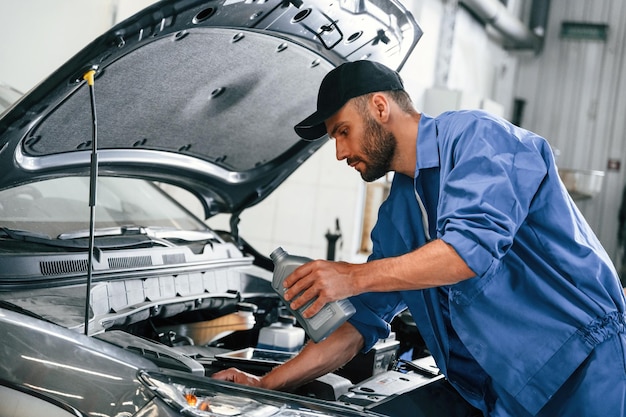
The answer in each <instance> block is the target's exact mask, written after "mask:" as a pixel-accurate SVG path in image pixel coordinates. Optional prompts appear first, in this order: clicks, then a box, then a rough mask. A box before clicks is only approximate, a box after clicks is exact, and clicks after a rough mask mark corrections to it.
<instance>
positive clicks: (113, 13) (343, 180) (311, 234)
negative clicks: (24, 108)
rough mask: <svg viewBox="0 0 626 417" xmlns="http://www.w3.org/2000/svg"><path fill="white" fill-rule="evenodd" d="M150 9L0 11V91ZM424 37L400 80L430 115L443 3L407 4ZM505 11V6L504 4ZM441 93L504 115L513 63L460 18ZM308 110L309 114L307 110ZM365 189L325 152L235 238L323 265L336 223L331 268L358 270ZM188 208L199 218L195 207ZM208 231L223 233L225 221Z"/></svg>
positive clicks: (419, 0) (65, 5) (126, 5)
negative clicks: (343, 265) (348, 264)
mask: <svg viewBox="0 0 626 417" xmlns="http://www.w3.org/2000/svg"><path fill="white" fill-rule="evenodd" d="M151 3H152V0H91V1H85V0H55V1H50V0H21V1H19V2H17V1H9V0H2V1H0V39H2V43H1V44H0V81H1V82H5V83H8V84H9V85H12V86H14V87H16V88H18V89H20V90H21V91H24V92H25V91H28V90H29V89H30V88H32V87H33V86H35V85H36V84H37V83H39V82H40V81H41V80H42V79H43V78H45V76H47V75H48V74H49V73H51V72H52V71H54V70H55V69H56V68H57V67H58V66H59V65H61V64H62V63H63V62H64V61H65V60H67V59H68V58H70V57H71V56H72V55H73V54H74V53H76V52H78V51H79V50H80V49H81V48H82V47H83V46H85V45H86V44H87V43H89V42H90V41H91V40H92V39H93V38H94V37H96V36H97V35H99V34H101V33H102V32H104V31H105V30H106V29H108V28H109V27H110V26H111V25H113V24H114V23H117V22H119V21H120V20H122V19H124V18H126V17H128V16H130V15H132V14H133V13H135V12H136V11H138V10H139V9H141V8H143V7H145V6H147V5H149V4H151ZM403 3H404V4H405V6H406V7H407V8H408V9H410V10H411V11H412V13H413V14H414V16H415V17H416V19H417V20H418V22H419V23H420V26H421V27H422V29H423V30H424V35H423V37H422V39H421V40H420V42H419V44H418V45H417V47H416V49H415V51H414V52H413V55H412V56H411V57H410V59H409V60H408V62H407V63H406V65H405V67H404V68H403V69H402V71H401V75H402V76H403V78H404V81H405V85H406V88H407V90H408V91H409V93H410V94H411V96H412V97H413V100H414V102H415V104H416V106H417V107H418V108H419V109H422V110H424V111H425V112H427V113H430V111H429V108H428V105H427V103H425V100H424V97H425V92H426V91H427V90H428V89H429V88H431V87H432V86H433V85H434V84H435V79H436V76H437V71H439V70H441V69H440V68H437V67H436V65H437V57H438V53H439V50H438V45H439V37H440V31H441V18H442V14H443V6H442V4H443V0H406V1H404V2H403ZM510 3H511V1H510ZM457 23H458V25H457V27H458V29H457V31H456V32H455V36H454V45H453V47H452V49H451V52H452V57H451V63H452V66H451V68H450V74H449V85H447V86H444V87H448V88H452V89H455V90H458V91H465V92H467V93H468V94H472V95H474V96H476V97H482V98H488V99H490V100H494V101H496V102H501V103H502V104H503V107H504V108H505V109H506V108H508V107H509V106H508V104H509V102H510V101H511V100H510V93H509V92H510V90H511V88H512V74H514V72H515V65H516V58H515V57H514V56H511V55H510V54H508V53H506V52H504V51H502V50H501V49H500V48H499V47H498V46H496V45H495V44H494V42H493V40H492V39H490V38H489V37H488V36H487V35H486V33H485V31H484V30H483V28H482V26H481V25H479V24H478V23H477V22H476V21H475V20H473V19H472V18H471V17H470V16H469V14H468V13H467V12H466V11H465V10H462V9H460V11H459V19H458V20H457ZM311 110H313V109H311ZM363 205H364V185H363V183H362V180H361V178H360V176H359V174H358V173H357V172H356V171H354V170H352V169H350V168H349V167H347V165H346V164H345V162H338V161H337V160H336V159H335V150H334V144H333V142H329V143H328V144H327V145H325V146H324V147H322V148H321V150H320V151H319V152H318V153H316V154H315V155H314V156H313V157H311V158H310V159H309V160H308V161H307V162H306V163H305V164H304V165H303V166H302V167H301V168H300V169H299V170H298V171H297V172H296V173H295V174H294V175H293V176H292V177H291V178H289V179H288V180H287V181H286V182H285V183H284V184H283V185H282V186H281V187H280V188H279V189H278V190H277V191H276V192H275V193H274V194H273V195H271V196H270V197H268V198H267V199H266V200H265V201H263V202H262V203H260V204H259V205H258V206H255V207H252V208H251V209H249V210H247V211H246V212H244V213H243V215H242V218H241V222H240V224H239V229H240V232H241V234H242V236H243V237H244V238H245V239H246V240H248V241H249V242H250V243H252V244H253V245H254V246H255V247H256V248H257V249H258V250H259V251H260V252H261V253H265V254H269V253H270V252H271V251H272V250H273V249H274V248H275V247H276V246H279V245H280V246H283V247H284V248H285V249H286V250H288V251H290V252H292V253H297V254H300V255H304V256H309V257H313V258H323V257H325V256H326V250H327V240H326V238H325V234H326V233H327V232H328V231H331V232H334V231H335V221H336V219H339V223H340V226H341V231H342V235H343V238H342V240H341V245H340V246H339V247H338V252H337V259H342V260H348V261H361V260H363V259H364V255H363V254H358V253H357V248H358V247H359V243H360V236H361V215H362V211H363ZM190 207H191V208H192V209H194V210H195V211H198V212H199V206H198V205H193V204H191V205H190ZM208 223H209V224H210V225H211V226H213V227H216V228H221V229H228V228H229V226H228V217H226V216H217V217H216V218H214V219H210V220H209V221H208Z"/></svg>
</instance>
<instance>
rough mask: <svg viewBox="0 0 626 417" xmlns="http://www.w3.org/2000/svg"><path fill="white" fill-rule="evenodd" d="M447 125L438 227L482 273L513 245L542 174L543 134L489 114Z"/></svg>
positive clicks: (473, 266)
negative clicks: (507, 122)
mask: <svg viewBox="0 0 626 417" xmlns="http://www.w3.org/2000/svg"><path fill="white" fill-rule="evenodd" d="M449 128H450V131H449V132H448V135H449V137H450V138H451V139H448V140H445V141H442V142H440V146H442V150H441V153H440V154H441V155H442V157H443V155H445V156H446V157H447V158H448V159H447V160H442V161H441V167H442V171H441V175H442V178H441V180H442V184H444V185H443V189H442V193H441V196H442V197H441V198H440V202H439V208H438V210H439V212H438V216H437V217H438V224H437V230H438V234H439V235H440V238H441V239H443V240H444V241H445V242H447V243H449V244H450V245H452V246H453V247H454V248H455V250H456V251H457V253H458V254H459V255H460V256H461V257H462V258H463V259H464V260H465V262H466V263H467V264H468V266H469V267H470V268H471V269H472V270H473V271H474V272H475V273H476V275H477V276H483V275H484V274H486V273H488V271H490V270H492V269H493V268H494V267H496V266H497V265H498V263H499V262H498V261H499V260H500V259H501V258H502V257H503V256H504V255H505V254H506V253H507V251H508V250H509V249H510V247H511V246H512V245H513V239H514V237H515V234H516V232H517V230H518V229H519V227H520V226H521V225H522V224H523V222H524V221H525V220H526V218H527V216H528V212H529V207H530V203H531V201H532V199H533V197H534V196H535V194H536V193H537V190H538V189H539V186H540V184H541V183H542V181H543V180H544V178H545V177H546V174H547V166H546V161H544V159H543V155H542V154H543V153H544V151H545V150H544V149H541V148H542V147H543V146H546V145H545V140H543V138H541V137H539V136H536V135H534V134H533V133H530V132H526V131H522V130H521V129H517V128H516V127H511V126H508V125H505V124H504V123H500V122H499V121H498V120H497V119H494V118H490V117H488V116H483V117H475V118H474V120H473V121H472V122H470V123H464V124H463V125H462V126H461V125H459V126H455V125H454V124H451V125H450V127H449ZM444 176H445V177H444Z"/></svg>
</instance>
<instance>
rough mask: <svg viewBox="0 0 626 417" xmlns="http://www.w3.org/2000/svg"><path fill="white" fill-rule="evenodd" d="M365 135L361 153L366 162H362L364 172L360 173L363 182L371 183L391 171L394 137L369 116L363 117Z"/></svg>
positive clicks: (394, 148) (394, 145)
mask: <svg viewBox="0 0 626 417" xmlns="http://www.w3.org/2000/svg"><path fill="white" fill-rule="evenodd" d="M363 121H364V122H365V134H364V138H363V153H364V154H365V157H366V159H367V161H362V162H363V163H364V165H365V170H364V171H363V172H361V178H363V180H364V181H367V182H372V181H376V180H377V179H379V178H381V177H382V176H383V175H385V174H386V173H387V172H389V171H390V170H391V162H392V160H393V157H394V155H395V153H396V145H397V141H396V137H395V136H394V135H393V133H391V132H390V131H388V130H387V129H385V128H384V127H383V126H382V125H381V124H380V123H378V121H376V119H374V118H373V117H372V116H370V115H369V114H366V115H365V116H364V117H363Z"/></svg>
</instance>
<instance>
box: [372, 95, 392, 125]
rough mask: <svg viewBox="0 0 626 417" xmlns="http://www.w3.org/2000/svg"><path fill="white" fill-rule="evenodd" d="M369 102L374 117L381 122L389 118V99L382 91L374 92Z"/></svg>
mask: <svg viewBox="0 0 626 417" xmlns="http://www.w3.org/2000/svg"><path fill="white" fill-rule="evenodd" d="M371 104H372V107H373V108H372V111H373V113H374V117H375V118H376V119H377V120H378V121H379V122H381V123H384V122H386V121H387V120H388V119H389V100H388V99H387V96H385V95H384V94H382V93H374V94H372V99H371Z"/></svg>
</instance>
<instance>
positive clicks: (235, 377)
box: [211, 368, 263, 388]
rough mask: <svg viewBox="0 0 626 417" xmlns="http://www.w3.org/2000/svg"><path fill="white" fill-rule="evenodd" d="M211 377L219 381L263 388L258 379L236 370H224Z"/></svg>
mask: <svg viewBox="0 0 626 417" xmlns="http://www.w3.org/2000/svg"><path fill="white" fill-rule="evenodd" d="M211 377H212V378H215V379H219V380H221V381H229V382H234V383H236V384H242V385H248V386H251V387H260V388H263V387H262V383H261V378H260V377H258V376H256V375H252V374H249V373H247V372H243V371H240V370H239V369H237V368H228V369H224V370H223V371H219V372H216V373H214V374H213V375H211Z"/></svg>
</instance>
